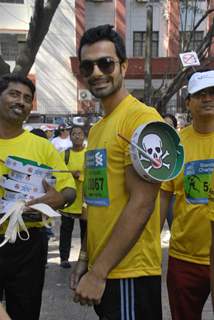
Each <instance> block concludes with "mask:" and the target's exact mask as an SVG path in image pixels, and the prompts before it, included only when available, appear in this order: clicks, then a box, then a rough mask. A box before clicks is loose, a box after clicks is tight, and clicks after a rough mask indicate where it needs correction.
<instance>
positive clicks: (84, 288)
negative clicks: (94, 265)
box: [74, 270, 106, 306]
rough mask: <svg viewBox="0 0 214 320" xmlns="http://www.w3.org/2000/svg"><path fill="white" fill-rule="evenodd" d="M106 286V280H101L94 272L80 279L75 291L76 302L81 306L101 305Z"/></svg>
mask: <svg viewBox="0 0 214 320" xmlns="http://www.w3.org/2000/svg"><path fill="white" fill-rule="evenodd" d="M105 286H106V279H102V278H100V277H99V276H98V275H97V274H96V273H95V272H94V271H93V270H91V271H89V272H87V273H86V274H85V275H84V276H82V278H81V279H80V281H79V283H78V286H77V288H76V290H75V295H74V302H79V303H80V304H81V305H86V304H87V305H89V306H91V305H94V304H99V303H100V301H101V298H102V296H103V293H104V290H105Z"/></svg>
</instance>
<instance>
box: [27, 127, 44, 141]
mask: <svg viewBox="0 0 214 320" xmlns="http://www.w3.org/2000/svg"><path fill="white" fill-rule="evenodd" d="M30 132H31V133H33V134H35V135H36V136H39V137H42V138H45V139H47V138H48V137H47V134H46V133H45V131H43V130H42V129H40V128H33V129H32V130H31V131H30Z"/></svg>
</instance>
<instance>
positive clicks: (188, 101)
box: [185, 98, 191, 111]
mask: <svg viewBox="0 0 214 320" xmlns="http://www.w3.org/2000/svg"><path fill="white" fill-rule="evenodd" d="M190 99H191V98H187V99H186V100H185V107H186V109H187V110H188V111H190Z"/></svg>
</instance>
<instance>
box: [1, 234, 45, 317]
mask: <svg viewBox="0 0 214 320" xmlns="http://www.w3.org/2000/svg"><path fill="white" fill-rule="evenodd" d="M29 233H30V238H29V240H27V241H23V240H20V239H19V238H17V240H16V242H15V243H13V244H10V243H7V244H6V245H4V246H3V247H2V248H0V292H3V291H4V293H5V299H6V309H7V312H8V314H9V316H10V317H11V319H13V320H38V319H39V314H40V307H41V300H42V289H43V284H44V276H45V261H46V256H47V251H46V247H47V234H46V232H45V230H43V229H38V228H32V229H29ZM24 236H25V235H23V237H24ZM0 240H1V241H2V236H0Z"/></svg>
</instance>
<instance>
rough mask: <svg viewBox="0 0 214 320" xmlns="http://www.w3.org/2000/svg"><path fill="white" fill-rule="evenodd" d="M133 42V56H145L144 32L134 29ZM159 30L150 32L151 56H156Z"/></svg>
mask: <svg viewBox="0 0 214 320" xmlns="http://www.w3.org/2000/svg"><path fill="white" fill-rule="evenodd" d="M133 40H134V43H133V56H134V57H145V47H146V32H144V31H143V32H142V31H135V32H134V39H133ZM158 45H159V32H157V31H153V32H152V57H158Z"/></svg>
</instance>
